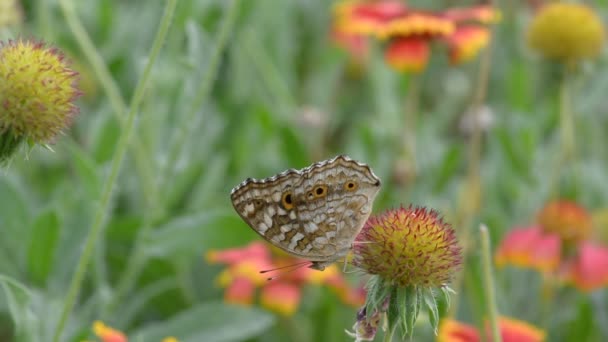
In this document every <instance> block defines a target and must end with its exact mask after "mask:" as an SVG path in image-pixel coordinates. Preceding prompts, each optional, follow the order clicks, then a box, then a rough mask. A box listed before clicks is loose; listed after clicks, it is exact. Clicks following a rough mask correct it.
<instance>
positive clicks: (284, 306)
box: [260, 281, 301, 316]
mask: <svg viewBox="0 0 608 342" xmlns="http://www.w3.org/2000/svg"><path fill="white" fill-rule="evenodd" d="M300 296H301V291H300V288H299V287H298V286H296V285H294V284H290V283H287V282H279V281H271V282H270V283H269V284H268V285H266V286H264V287H263V288H262V294H261V296H260V302H261V303H262V306H264V307H266V308H268V309H269V310H271V311H274V312H277V313H279V314H281V315H284V316H291V315H293V313H294V312H296V309H297V308H298V305H299V304H300Z"/></svg>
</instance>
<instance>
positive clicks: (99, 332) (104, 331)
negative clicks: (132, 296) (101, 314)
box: [85, 321, 179, 342]
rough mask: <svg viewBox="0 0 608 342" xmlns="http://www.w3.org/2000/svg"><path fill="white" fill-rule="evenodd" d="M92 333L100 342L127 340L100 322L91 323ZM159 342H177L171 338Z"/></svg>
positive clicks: (123, 335)
mask: <svg viewBox="0 0 608 342" xmlns="http://www.w3.org/2000/svg"><path fill="white" fill-rule="evenodd" d="M93 333H94V334H95V336H97V337H98V338H99V339H100V340H101V342H128V341H129V339H128V338H127V335H125V334H124V333H123V332H122V331H118V330H116V329H114V328H111V327H109V326H107V325H105V324H104V323H103V322H101V321H95V322H93ZM85 342H86V341H85ZM161 342H179V341H178V339H177V338H175V337H173V336H169V337H165V338H163V339H162V341H161Z"/></svg>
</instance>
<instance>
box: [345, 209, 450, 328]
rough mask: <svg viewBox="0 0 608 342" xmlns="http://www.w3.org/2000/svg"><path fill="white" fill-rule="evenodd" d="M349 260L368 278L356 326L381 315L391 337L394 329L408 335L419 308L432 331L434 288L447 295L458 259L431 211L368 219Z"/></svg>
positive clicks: (443, 225)
mask: <svg viewBox="0 0 608 342" xmlns="http://www.w3.org/2000/svg"><path fill="white" fill-rule="evenodd" d="M353 255H354V256H353V264H354V265H355V266H357V267H359V268H361V269H362V270H364V271H365V272H367V273H368V274H371V275H372V278H371V279H370V281H369V282H368V284H367V299H366V303H365V310H364V312H365V313H366V315H365V317H363V319H362V320H359V321H358V322H357V324H360V325H361V326H366V324H368V325H369V323H370V322H373V320H372V319H373V316H374V315H375V314H376V313H378V312H380V313H384V312H386V314H387V319H388V326H389V330H390V331H391V332H392V331H394V329H395V328H396V327H397V326H398V327H400V328H401V332H402V334H403V335H404V336H405V335H406V334H410V336H411V334H412V332H413V326H414V323H415V321H416V318H417V316H418V313H419V310H420V308H421V307H423V306H424V307H426V309H427V310H428V312H429V318H430V321H431V324H432V325H433V327H434V328H435V329H437V324H438V317H439V315H438V311H437V305H436V300H435V294H436V291H435V289H440V290H441V292H442V293H443V295H444V296H446V297H448V296H449V292H450V291H451V290H450V289H449V287H448V283H449V282H450V280H451V278H452V277H453V276H454V274H455V272H456V271H457V270H458V269H459V268H460V265H461V263H462V254H461V248H460V246H459V245H458V242H457V241H456V236H455V233H454V230H453V229H452V227H451V226H450V225H449V224H448V223H446V222H444V221H443V219H442V218H441V217H439V214H438V213H437V212H436V211H434V210H428V209H426V208H414V207H412V206H410V207H408V208H403V207H401V208H399V209H396V210H388V211H387V212H385V213H384V214H382V215H379V216H374V217H371V218H370V219H369V220H368V221H367V223H366V224H365V226H364V227H363V229H362V230H361V233H359V235H358V236H357V238H356V239H355V242H354V247H353ZM370 320H372V321H370ZM356 330H357V329H356Z"/></svg>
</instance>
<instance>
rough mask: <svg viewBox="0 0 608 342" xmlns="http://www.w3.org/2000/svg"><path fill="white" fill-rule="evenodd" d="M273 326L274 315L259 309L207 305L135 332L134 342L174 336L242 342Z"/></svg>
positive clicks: (192, 341)
mask: <svg viewBox="0 0 608 342" xmlns="http://www.w3.org/2000/svg"><path fill="white" fill-rule="evenodd" d="M273 323H274V316H273V315H272V314H270V313H268V312H266V311H262V310H260V309H256V308H249V307H240V306H231V305H226V304H224V303H215V302H214V303H205V304H201V305H199V306H196V307H194V308H192V309H190V310H187V311H184V312H182V313H180V314H178V315H176V316H174V317H173V318H171V319H169V320H166V321H164V322H158V323H154V324H153V325H152V326H150V327H147V328H144V329H142V330H141V331H139V332H136V333H135V334H134V335H133V336H134V340H135V341H137V340H138V339H140V340H141V341H160V340H161V339H162V338H164V337H167V336H174V337H176V338H177V339H178V340H179V341H180V342H196V341H214V342H229V341H243V340H247V339H251V338H254V337H256V336H258V335H260V334H261V333H263V332H264V331H266V330H267V329H268V328H270V327H271V326H272V324H273Z"/></svg>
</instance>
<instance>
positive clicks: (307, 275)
mask: <svg viewBox="0 0 608 342" xmlns="http://www.w3.org/2000/svg"><path fill="white" fill-rule="evenodd" d="M278 253H280V252H277V254H278ZM206 259H207V261H208V262H209V263H212V264H213V263H222V264H226V265H228V268H227V269H225V270H224V271H222V273H220V275H219V276H218V278H217V282H218V284H219V286H221V287H224V288H226V291H225V292H224V299H225V300H226V302H228V303H233V304H241V305H251V304H253V302H254V299H255V296H256V290H257V289H258V288H259V289H260V304H261V305H262V306H264V307H265V308H267V309H269V310H272V311H274V312H276V313H279V314H281V315H285V316H289V315H292V314H293V313H294V312H295V311H296V310H297V308H298V306H299V304H300V299H301V290H302V287H303V286H304V285H307V284H310V285H325V286H328V287H329V288H330V289H332V290H333V291H334V292H336V293H337V294H338V296H339V297H340V299H342V300H343V301H344V302H345V303H346V304H349V305H354V306H356V305H361V304H362V303H363V300H364V296H362V295H361V294H360V292H359V291H358V290H356V289H353V288H351V287H350V286H349V285H348V284H347V282H346V280H345V279H344V278H343V277H342V275H341V274H340V272H339V271H338V268H337V267H336V265H331V266H329V267H327V268H326V269H325V270H324V271H323V272H318V271H315V270H312V269H310V268H305V267H299V268H298V265H297V264H298V262H299V260H297V259H294V258H292V257H289V256H286V255H274V254H273V253H271V251H270V250H269V249H268V247H267V245H266V244H264V243H262V242H259V241H255V242H252V243H250V244H249V245H247V246H245V247H243V248H233V249H226V250H222V251H210V252H208V253H207V255H206ZM290 266H293V268H291V269H290V270H289V271H286V272H285V273H282V274H280V275H279V276H278V277H276V278H273V279H271V280H269V279H268V277H267V276H265V275H264V274H262V273H260V271H264V270H274V269H279V268H282V267H290Z"/></svg>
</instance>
